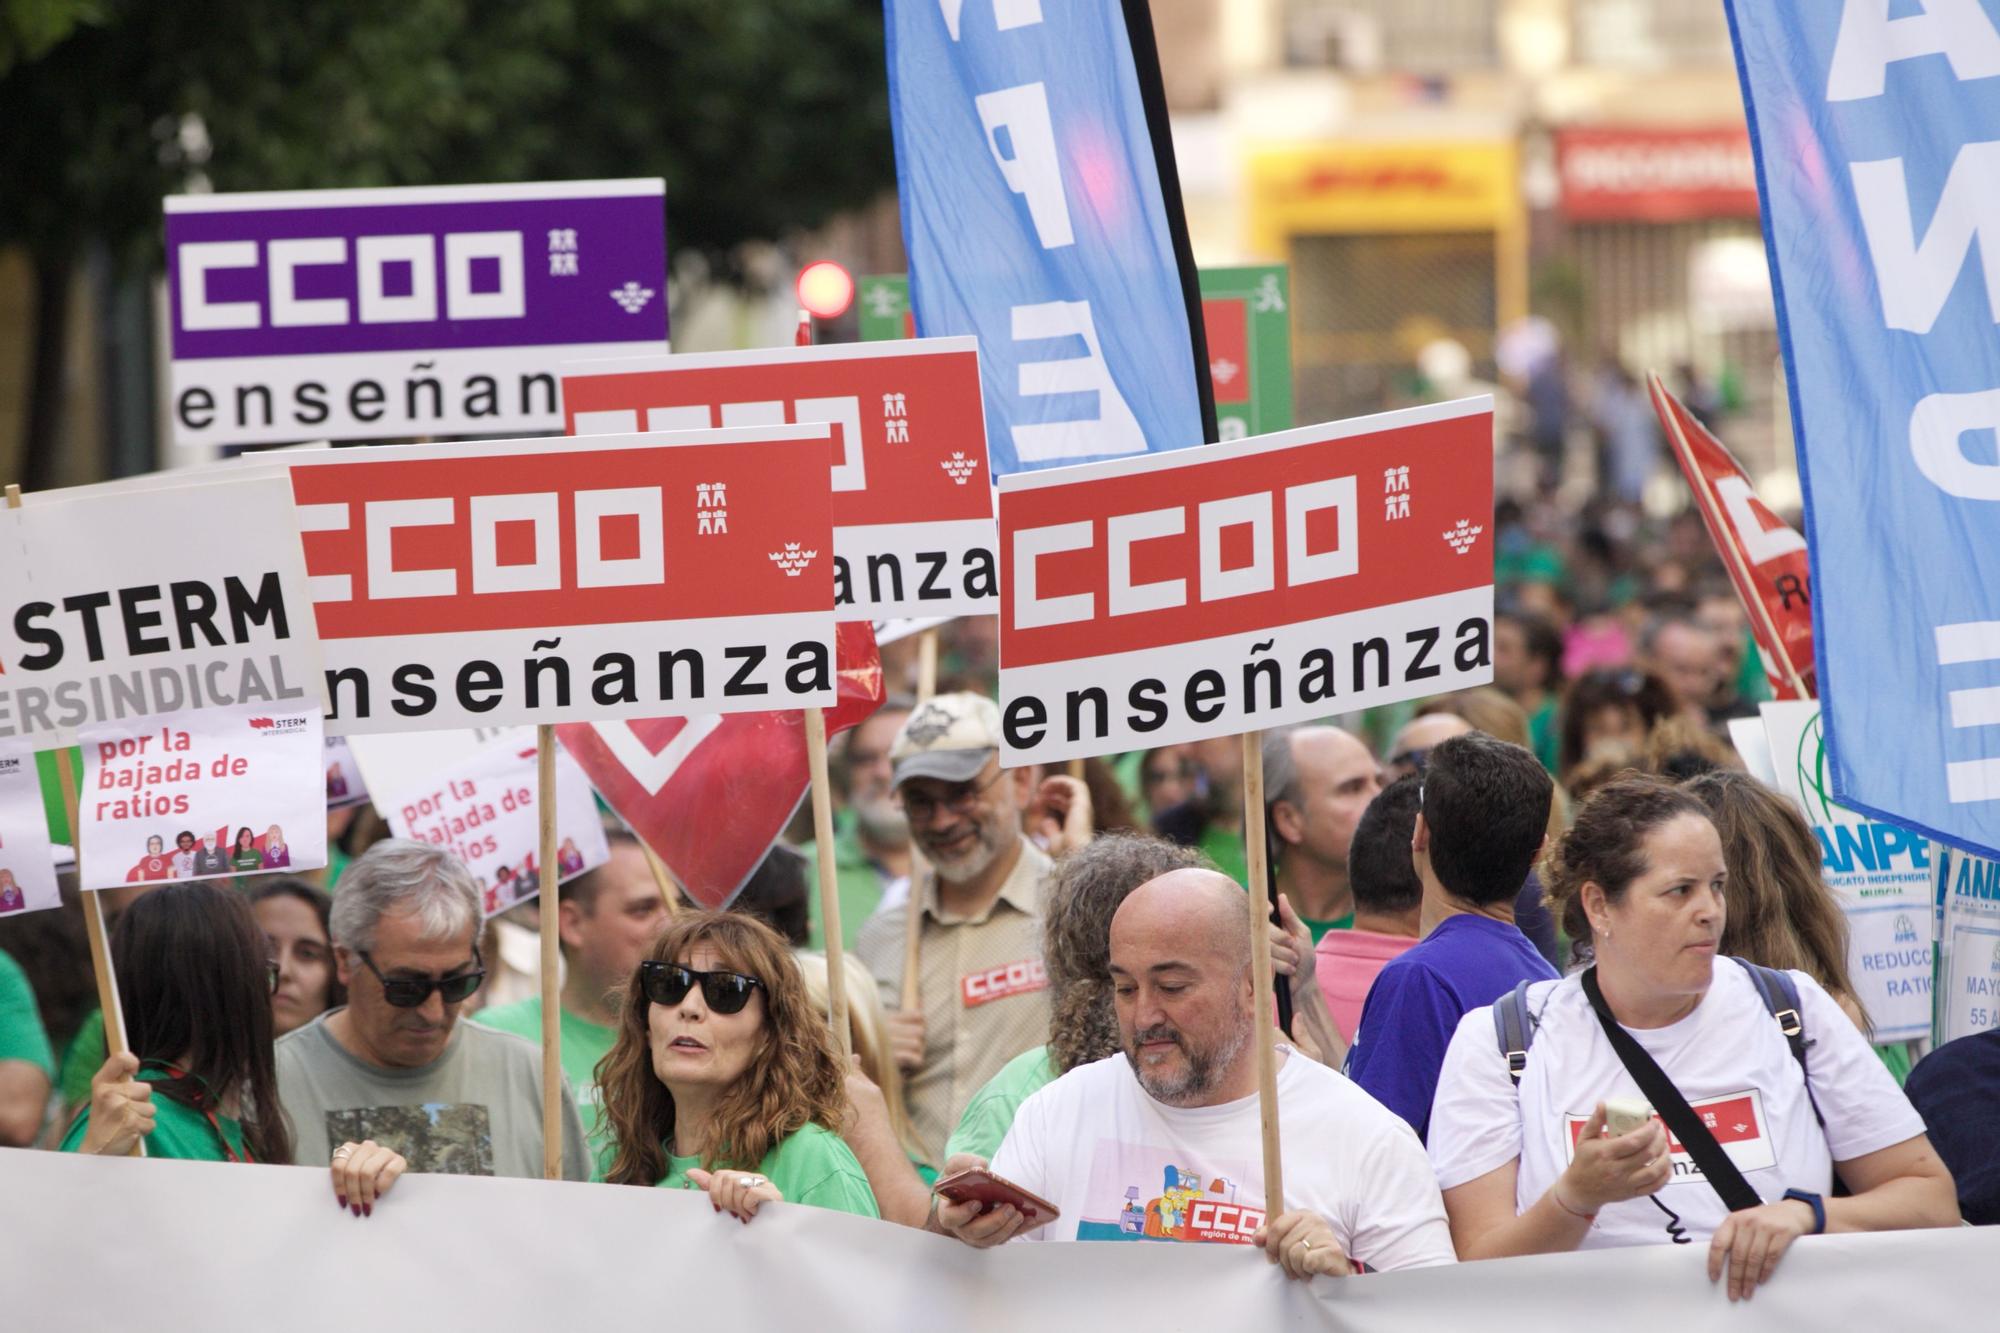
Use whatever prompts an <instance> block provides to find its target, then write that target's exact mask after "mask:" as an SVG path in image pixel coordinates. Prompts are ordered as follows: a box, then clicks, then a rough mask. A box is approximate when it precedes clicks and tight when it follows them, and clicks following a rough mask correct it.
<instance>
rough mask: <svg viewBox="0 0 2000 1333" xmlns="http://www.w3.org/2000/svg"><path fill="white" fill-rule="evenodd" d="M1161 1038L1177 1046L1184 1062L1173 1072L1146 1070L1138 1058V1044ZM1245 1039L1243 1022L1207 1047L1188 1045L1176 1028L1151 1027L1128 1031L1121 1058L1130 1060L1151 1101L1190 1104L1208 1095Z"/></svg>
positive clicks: (1247, 1035) (1246, 1031)
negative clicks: (1127, 1041)
mask: <svg viewBox="0 0 2000 1333" xmlns="http://www.w3.org/2000/svg"><path fill="white" fill-rule="evenodd" d="M1161 1039H1166V1040H1170V1041H1172V1042H1173V1043H1174V1045H1176V1046H1178V1047H1180V1050H1181V1055H1182V1057H1183V1058H1184V1059H1185V1061H1186V1065H1185V1067H1184V1068H1183V1069H1182V1070H1181V1071H1180V1072H1179V1073H1177V1074H1168V1073H1165V1072H1163V1071H1160V1070H1156V1069H1149V1068H1147V1067H1146V1064H1145V1062H1144V1061H1142V1060H1141V1059H1140V1058H1139V1047H1140V1046H1141V1045H1143V1044H1144V1043H1146V1042H1149V1041H1158V1040H1161ZM1249 1040H1250V1025H1249V1024H1247V1023H1240V1024H1238V1025H1237V1026H1236V1027H1235V1029H1234V1030H1232V1031H1231V1032H1230V1033H1229V1035H1228V1036H1226V1037H1225V1038H1223V1040H1222V1042H1221V1044H1220V1045H1217V1046H1214V1047H1211V1048H1209V1049H1207V1050H1200V1049H1197V1048H1196V1047H1194V1046H1191V1045H1189V1044H1188V1040H1187V1037H1186V1036H1185V1035H1183V1034H1182V1033H1181V1032H1180V1030H1179V1029H1177V1028H1172V1027H1151V1028H1145V1029H1143V1030H1141V1031H1138V1032H1134V1033H1133V1034H1132V1040H1131V1041H1130V1042H1129V1043H1127V1045H1126V1047H1125V1058H1126V1059H1127V1060H1130V1061H1131V1062H1132V1072H1133V1073H1135V1074H1137V1075H1138V1076H1139V1086H1140V1087H1142V1088H1144V1089H1145V1090H1146V1093H1147V1095H1148V1096H1150V1097H1152V1099H1153V1100H1154V1101H1158V1102H1165V1103H1166V1104H1167V1105H1168V1106H1193V1105H1195V1104H1197V1103H1198V1102H1200V1100H1201V1099H1202V1098H1203V1097H1205V1096H1207V1095H1208V1092H1209V1090H1210V1089H1211V1088H1213V1087H1214V1086H1215V1081H1216V1079H1217V1078H1218V1077H1219V1076H1220V1075H1221V1073H1222V1071H1223V1070H1225V1069H1228V1068H1229V1067H1230V1066H1231V1065H1233V1064H1235V1063H1236V1059H1237V1057H1238V1056H1240V1055H1242V1054H1243V1047H1244V1046H1245V1045H1246V1044H1247V1043H1248V1042H1249Z"/></svg>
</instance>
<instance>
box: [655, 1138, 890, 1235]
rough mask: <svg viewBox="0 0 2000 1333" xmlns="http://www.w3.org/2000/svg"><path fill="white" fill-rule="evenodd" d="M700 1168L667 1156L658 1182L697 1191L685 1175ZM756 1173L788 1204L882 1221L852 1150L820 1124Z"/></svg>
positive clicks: (695, 1161)
mask: <svg viewBox="0 0 2000 1333" xmlns="http://www.w3.org/2000/svg"><path fill="white" fill-rule="evenodd" d="M700 1165H701V1159H700V1158H699V1157H675V1156H673V1155H671V1154H669V1155H668V1157H667V1174H666V1175H665V1176H664V1177H662V1178H661V1180H660V1186H659V1187H660V1188H661V1189H663V1190H691V1189H695V1188H696V1186H695V1184H694V1182H693V1181H691V1180H689V1179H688V1172H689V1171H691V1170H693V1169H695V1168H696V1167H698V1166H700ZM757 1173H758V1174H759V1175H761V1176H764V1177H765V1178H766V1179H768V1180H769V1181H770V1182H771V1183H772V1184H773V1185H776V1186H777V1187H778V1192H779V1193H780V1194H782V1195H784V1196H785V1202H787V1203H806V1204H811V1205H812V1206H813V1207H815V1208H831V1209H833V1210H834V1211H835V1212H840V1213H853V1214H854V1215H855V1216H856V1217H880V1216H881V1215H882V1213H881V1210H880V1209H878V1208H877V1207H876V1206H875V1191H874V1190H872V1189H870V1188H869V1187H868V1176H867V1174H866V1173H865V1172H863V1171H862V1169H861V1163H860V1162H859V1161H858V1160H857V1159H856V1158H855V1156H854V1153H853V1151H852V1150H851V1149H850V1148H848V1146H847V1144H846V1143H845V1142H843V1141H842V1139H841V1137H840V1135H838V1134H836V1133H834V1132H833V1131H832V1130H830V1129H828V1128H826V1127H825V1126H824V1125H814V1124H808V1125H806V1126H805V1128H803V1129H801V1130H799V1131H798V1132H797V1133H795V1134H793V1135H792V1136H791V1137H790V1138H788V1139H786V1140H785V1141H784V1142H782V1143H780V1144H779V1145H778V1146H777V1147H775V1148H773V1149H771V1151H769V1152H767V1153H765V1154H764V1160H763V1161H761V1162H759V1163H757Z"/></svg>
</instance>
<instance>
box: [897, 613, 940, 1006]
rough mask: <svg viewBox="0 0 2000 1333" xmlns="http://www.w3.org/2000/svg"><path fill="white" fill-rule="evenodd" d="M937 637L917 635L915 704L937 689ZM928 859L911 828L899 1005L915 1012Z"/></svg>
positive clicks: (920, 978)
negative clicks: (908, 892)
mask: <svg viewBox="0 0 2000 1333" xmlns="http://www.w3.org/2000/svg"><path fill="white" fill-rule="evenodd" d="M937 661H938V639H937V629H936V628H935V627H933V628H931V629H927V630H925V631H924V632H923V633H922V634H920V635H918V636H917V706H918V707H919V708H921V707H922V706H923V705H924V704H925V703H926V702H927V701H928V700H929V699H930V697H931V696H932V695H934V694H936V693H937ZM929 870H930V863H929V862H927V861H925V860H924V854H923V852H922V851H921V850H920V849H919V848H918V847H917V834H916V830H915V829H912V830H910V906H909V910H908V911H907V912H906V913H905V914H904V916H903V993H902V995H901V996H900V997H899V998H900V999H901V1000H902V1005H901V1008H902V1010H903V1012H904V1013H906V1014H914V1013H916V1012H918V1011H919V1010H921V1009H922V1008H923V1007H924V998H923V996H924V987H923V980H924V913H923V898H922V890H923V884H924V875H925V874H926V873H927V872H928V871H929Z"/></svg>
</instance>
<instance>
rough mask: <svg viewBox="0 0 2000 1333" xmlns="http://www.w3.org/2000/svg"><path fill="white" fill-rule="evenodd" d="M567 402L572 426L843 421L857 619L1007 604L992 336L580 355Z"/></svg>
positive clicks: (838, 597) (846, 599) (839, 544)
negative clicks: (998, 510) (991, 388)
mask: <svg viewBox="0 0 2000 1333" xmlns="http://www.w3.org/2000/svg"><path fill="white" fill-rule="evenodd" d="M563 411H564V413H565V416H566V419H567V420H568V422H569V432H570V434H572V435H598V434H603V433H606V432H622V431H637V430H706V429H708V428H709V427H711V426H715V425H723V426H747V425H758V424H763V423H766V422H782V421H787V420H791V421H825V422H829V423H831V424H832V425H833V426H834V427H835V433H834V437H833V474H832V475H833V560H834V565H833V591H834V604H835V606H836V607H837V608H838V609H839V611H840V615H841V618H842V619H844V620H846V619H853V620H869V619H878V618H881V617H887V616H964V615H984V614H988V613H990V612H992V611H995V610H997V609H998V606H999V588H998V584H997V580H996V578H995V575H994V567H993V562H994V554H993V550H994V534H993V491H992V479H991V476H990V474H989V472H988V469H987V466H986V407H985V401H984V398H983V397H982V393H981V389H980V383H979V344H978V341H977V340H976V339H973V338H923V339H915V340H912V341H908V342H875V343H836V344H831V345H828V346H821V347H811V346H808V347H770V348H760V349H757V350H753V351H743V352H708V353H702V354H700V355H694V356H652V357H630V358H624V359H621V360H617V361H597V362H571V363H569V364H567V365H565V367H564V372H563Z"/></svg>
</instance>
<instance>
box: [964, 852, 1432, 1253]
mask: <svg viewBox="0 0 2000 1333" xmlns="http://www.w3.org/2000/svg"><path fill="white" fill-rule="evenodd" d="M1111 975H1112V983H1113V994H1114V1000H1115V1007H1116V1011H1117V1017H1118V1032H1119V1040H1120V1043H1121V1045H1122V1047H1123V1049H1122V1050H1121V1051H1120V1053H1119V1054H1117V1055H1114V1056H1111V1057H1110V1058H1108V1059H1105V1060H1099V1061H1097V1062H1095V1063H1093V1064H1087V1065H1082V1066H1079V1067H1078V1068H1076V1069H1072V1070H1071V1071H1070V1072H1069V1073H1067V1074H1065V1075H1063V1076H1062V1077H1061V1078H1059V1079H1057V1080H1056V1081H1055V1082H1054V1083H1052V1084H1050V1085H1049V1086H1048V1087H1046V1088H1044V1089H1042V1090H1041V1091H1040V1092H1038V1093H1036V1094H1035V1095H1034V1096H1032V1097H1030V1098H1029V1099H1028V1100H1027V1101H1026V1102H1025V1103H1024V1104H1023V1105H1022V1107H1021V1109H1020V1112H1019V1113H1018V1114H1017V1115H1016V1117H1015V1119H1014V1123H1013V1126H1012V1128H1011V1129H1009V1131H1008V1133H1007V1137H1006V1139H1005V1140H1004V1141H1003V1142H1002V1143H1001V1145H1000V1150H999V1152H998V1153H997V1154H995V1156H994V1159H993V1164H992V1170H993V1172H994V1174H996V1175H998V1176H1001V1177H1003V1178H1005V1179H1007V1180H1011V1181H1013V1182H1014V1183H1015V1184H1017V1185H1020V1186H1022V1187H1023V1188H1025V1189H1027V1190H1029V1191H1030V1192H1032V1193H1034V1194H1038V1195H1040V1196H1041V1197H1043V1198H1045V1199H1047V1200H1049V1201H1050V1202H1051V1203H1053V1204H1055V1205H1056V1207H1057V1208H1058V1209H1059V1210H1060V1212H1061V1216H1060V1217H1059V1218H1058V1219H1057V1220H1056V1221H1055V1222H1053V1223H1047V1222H1046V1221H1045V1220H1043V1221H1041V1223H1040V1224H1039V1225H1038V1226H1037V1227H1036V1228H1035V1229H1030V1227H1029V1223H1028V1219H1026V1218H1025V1217H1023V1215H1022V1214H1021V1213H1020V1212H1019V1211H1018V1210H1016V1209H1015V1208H1013V1207H1011V1206H1007V1205H1002V1206H1000V1207H998V1208H994V1209H990V1210H986V1211H983V1212H982V1210H981V1205H979V1204H978V1203H976V1202H974V1203H966V1204H951V1203H941V1204H940V1206H939V1208H938V1210H937V1212H936V1214H935V1216H934V1217H933V1219H932V1226H933V1228H934V1229H936V1230H939V1231H943V1232H945V1233H947V1234H950V1235H955V1236H957V1237H958V1238H959V1239H960V1240H963V1241H964V1242H966V1243H967V1244H969V1245H973V1246H976V1247H980V1248H984V1247H987V1246H992V1245H998V1244H1001V1243H1003V1242H1005V1241H1008V1240H1011V1239H1013V1238H1015V1237H1016V1236H1020V1237H1022V1238H1024V1239H1027V1240H1142V1239H1147V1240H1162V1241H1177V1242H1182V1243H1196V1244H1199V1243H1209V1244H1234V1245H1255V1246H1259V1247H1261V1248H1262V1249H1263V1250H1264V1252H1265V1255H1266V1257H1267V1258H1268V1259H1270V1260H1271V1261H1272V1262H1275V1263H1280V1264H1282V1265H1283V1267H1284V1270H1285V1272H1286V1273H1287V1274H1289V1275H1290V1276H1292V1277H1295V1278H1310V1277H1315V1276H1341V1275H1345V1274H1347V1273H1351V1272H1354V1271H1357V1270H1358V1269H1362V1268H1367V1269H1397V1268H1419V1267H1425V1266H1428V1265H1432V1264H1446V1263H1451V1262H1452V1261H1453V1259H1454V1254H1453V1251H1452V1245H1451V1235H1450V1232H1449V1230H1448V1229H1447V1227H1446V1224H1445V1217H1444V1204H1443V1201H1442V1200H1441V1198H1440V1197H1439V1195H1438V1188H1437V1182H1436V1179H1435V1178H1434V1177H1433V1175H1432V1174H1431V1169H1430V1165H1429V1163H1428V1161H1427V1160H1426V1159H1425V1157H1424V1153H1423V1150H1422V1148H1421V1147H1420V1146H1419V1144H1418V1143H1417V1139H1416V1136H1415V1135H1414V1134H1412V1133H1411V1132H1410V1130H1409V1127H1408V1126H1407V1125H1405V1124H1403V1123H1402V1121H1400V1120H1399V1119H1397V1117H1396V1116H1394V1115H1393V1114H1391V1113H1390V1112H1388V1111H1387V1110H1385V1109H1384V1108H1383V1107H1382V1106H1381V1105H1379V1104H1378V1103H1376V1102H1375V1101H1374V1100H1372V1099H1371V1098H1369V1097H1368V1096H1367V1095H1366V1094H1365V1093H1363V1092H1361V1090H1360V1089H1358V1088H1356V1087H1355V1086H1354V1085H1353V1084H1352V1083H1349V1082H1348V1081H1347V1080H1346V1079H1345V1078H1343V1077H1342V1076H1341V1075H1339V1074H1337V1073H1335V1072H1334V1071H1333V1070H1331V1069H1328V1068H1326V1067H1325V1066H1324V1065H1320V1064H1316V1063H1314V1062H1313V1061H1311V1060H1308V1059H1306V1058H1305V1057H1303V1056H1301V1055H1299V1054H1297V1053H1296V1052H1294V1051H1292V1050H1291V1049H1290V1048H1288V1047H1285V1046H1280V1047H1279V1051H1278V1057H1279V1062H1280V1063H1279V1067H1278V1080H1277V1082H1278V1106H1279V1122H1280V1125H1281V1128H1282V1145H1283V1149H1284V1166H1285V1186H1286V1194H1285V1198H1284V1199H1283V1200H1282V1201H1274V1200H1266V1198H1265V1197H1264V1181H1263V1156H1262V1147H1261V1144H1262V1138H1261V1130H1260V1116H1259V1107H1258V1100H1257V1074H1256V1047H1255V1039H1256V1037H1257V1031H1258V1029H1257V1025H1258V1022H1259V1021H1260V1020H1259V1017H1258V1014H1257V1009H1256V1005H1255V1001H1254V998H1253V988H1252V983H1251V970H1250V922H1249V914H1248V912H1247V911H1246V910H1245V906H1244V899H1243V890H1242V889H1241V888H1240V887H1238V886H1237V885H1236V884H1235V883H1233V882H1232V881H1230V880H1229V879H1228V878H1227V877H1226V876H1224V875H1220V874H1218V873H1216V872H1215V871H1212V870H1200V869H1185V870H1174V871H1170V872H1168V873H1167V874H1164V875H1161V876H1159V877H1158V878H1155V879H1152V880H1149V881H1147V882H1146V883H1145V884H1143V885H1141V886H1140V887H1139V888H1138V889H1136V890H1134V891H1133V893H1132V894H1131V896H1130V897H1128V898H1127V899H1126V900H1125V901H1124V903H1123V904H1122V905H1120V907H1119V908H1118V911H1117V914H1116V915H1115V916H1113V918H1112V921H1111ZM953 1165H958V1163H954V1164H953ZM949 1169H951V1167H949V1166H948V1167H947V1170H949Z"/></svg>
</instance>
